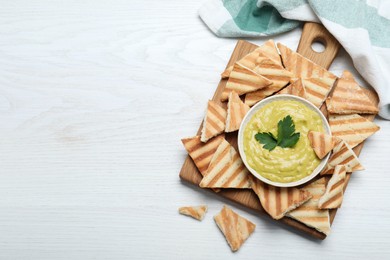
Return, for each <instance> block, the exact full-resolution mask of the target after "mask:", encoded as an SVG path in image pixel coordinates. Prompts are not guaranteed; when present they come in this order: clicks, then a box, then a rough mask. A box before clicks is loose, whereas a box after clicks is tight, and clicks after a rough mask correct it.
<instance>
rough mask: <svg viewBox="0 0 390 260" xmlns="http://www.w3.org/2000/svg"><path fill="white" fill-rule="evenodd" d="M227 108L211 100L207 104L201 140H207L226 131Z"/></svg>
mask: <svg viewBox="0 0 390 260" xmlns="http://www.w3.org/2000/svg"><path fill="white" fill-rule="evenodd" d="M226 116H227V114H226V109H224V108H223V107H221V106H220V105H218V103H217V102H215V101H213V100H210V101H209V102H208V104H207V111H206V115H205V117H204V120H203V127H202V135H201V138H200V140H201V141H202V142H207V141H208V140H209V139H210V138H212V137H214V136H216V135H219V134H220V133H223V132H224V131H225V122H226Z"/></svg>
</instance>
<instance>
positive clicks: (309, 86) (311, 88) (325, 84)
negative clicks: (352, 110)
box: [302, 78, 334, 108]
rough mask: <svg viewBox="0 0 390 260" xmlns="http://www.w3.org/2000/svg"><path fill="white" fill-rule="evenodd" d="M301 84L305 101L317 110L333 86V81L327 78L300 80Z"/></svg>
mask: <svg viewBox="0 0 390 260" xmlns="http://www.w3.org/2000/svg"><path fill="white" fill-rule="evenodd" d="M302 82H303V85H304V86H305V91H306V99H307V100H309V101H310V102H311V103H313V104H314V105H315V106H316V107H318V108H320V107H321V106H322V104H323V103H324V101H325V99H326V97H327V96H328V94H329V92H330V91H331V90H332V87H333V84H334V80H333V79H329V78H306V79H302Z"/></svg>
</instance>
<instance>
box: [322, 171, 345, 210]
mask: <svg viewBox="0 0 390 260" xmlns="http://www.w3.org/2000/svg"><path fill="white" fill-rule="evenodd" d="M346 173H347V172H346V169H345V166H344V165H337V166H336V167H335V169H334V173H333V175H332V178H330V180H329V182H328V185H327V186H326V191H325V193H324V195H322V197H321V198H320V199H319V201H318V208H320V209H335V208H340V206H341V203H342V202H343V194H344V184H345V176H346Z"/></svg>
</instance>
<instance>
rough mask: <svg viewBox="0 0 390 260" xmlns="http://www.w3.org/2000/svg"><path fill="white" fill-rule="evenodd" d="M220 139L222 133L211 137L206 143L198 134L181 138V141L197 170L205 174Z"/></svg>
mask: <svg viewBox="0 0 390 260" xmlns="http://www.w3.org/2000/svg"><path fill="white" fill-rule="evenodd" d="M222 140H224V137H223V135H220V136H217V137H215V138H212V139H211V140H209V141H208V142H207V143H203V142H202V141H201V140H200V136H194V137H191V138H183V139H182V140H181V141H182V143H183V145H184V147H185V148H186V150H187V152H188V154H189V155H190V157H191V158H192V160H193V161H194V163H195V165H196V167H197V168H198V170H199V172H200V173H201V174H202V175H205V174H206V171H207V168H208V167H209V164H210V161H211V159H212V157H213V155H214V153H215V151H216V150H217V148H218V146H219V145H220V143H221V142H222Z"/></svg>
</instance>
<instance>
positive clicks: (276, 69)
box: [245, 55, 293, 106]
mask: <svg viewBox="0 0 390 260" xmlns="http://www.w3.org/2000/svg"><path fill="white" fill-rule="evenodd" d="M258 60H259V61H258V65H257V66H256V67H255V68H254V71H255V72H256V73H258V74H260V75H262V76H264V77H266V78H267V79H269V80H271V81H272V85H270V86H268V87H265V88H262V89H260V90H257V91H253V92H250V93H248V94H247V95H246V96H245V104H247V105H248V106H253V105H254V104H256V103H257V102H259V101H260V100H262V99H264V98H266V97H268V96H270V95H272V94H274V93H276V92H278V91H279V90H281V89H282V88H284V87H285V86H286V85H287V84H288V83H289V82H290V80H291V78H292V77H293V74H292V73H291V72H289V71H287V70H286V69H284V68H283V67H282V66H280V65H278V64H276V63H274V62H273V61H272V60H270V59H267V58H265V57H264V56H262V55H260V56H259V58H258Z"/></svg>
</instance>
